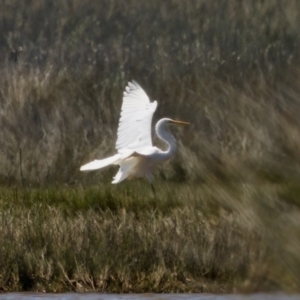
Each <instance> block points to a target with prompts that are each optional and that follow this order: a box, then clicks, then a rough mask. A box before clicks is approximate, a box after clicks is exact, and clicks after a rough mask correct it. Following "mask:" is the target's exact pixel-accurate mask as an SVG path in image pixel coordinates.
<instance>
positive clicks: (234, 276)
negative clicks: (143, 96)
mask: <svg viewBox="0 0 300 300" xmlns="http://www.w3.org/2000/svg"><path fill="white" fill-rule="evenodd" d="M157 189H158V194H159V197H158V198H157V199H154V198H152V197H151V196H149V193H148V192H147V191H145V186H144V184H143V183H141V182H136V183H131V184H128V185H126V186H124V185H123V186H121V187H120V188H119V187H118V188H114V187H109V186H107V185H99V186H95V187H90V188H84V189H83V188H80V187H77V188H74V187H73V188H60V189H55V188H48V189H18V188H14V189H2V190H1V195H0V201H1V202H0V206H1V234H0V244H1V261H0V264H1V268H0V270H1V274H0V287H1V289H2V291H8V290H38V291H49V292H50V291H52V292H53V291H56V292H58V291H70V290H73V291H91V290H94V291H104V292H150V291H151V292H234V291H239V292H241V291H244V292H245V291H246V292H255V291H277V290H281V291H287V292H292V291H299V290H297V289H298V287H299V278H300V276H299V275H300V274H299V270H300V262H299V253H300V251H299V242H298V239H299V228H300V226H299V225H300V224H299V220H300V210H299V203H298V206H295V205H294V204H288V203H287V202H286V201H284V200H283V199H284V197H288V196H290V194H288V193H287V190H286V189H285V187H284V186H278V185H277V184H260V185H259V184H258V185H257V184H255V185H253V184H241V185H238V186H237V185H235V186H234V187H229V186H228V185H223V184H222V183H217V182H215V183H210V184H203V185H201V186H198V185H197V186H195V185H188V184H172V183H166V182H163V183H161V184H159V185H157ZM150 195H151V194H150Z"/></svg>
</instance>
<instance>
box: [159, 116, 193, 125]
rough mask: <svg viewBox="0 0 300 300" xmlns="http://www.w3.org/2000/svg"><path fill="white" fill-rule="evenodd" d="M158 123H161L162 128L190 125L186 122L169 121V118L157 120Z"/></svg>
mask: <svg viewBox="0 0 300 300" xmlns="http://www.w3.org/2000/svg"><path fill="white" fill-rule="evenodd" d="M158 123H161V124H162V126H166V125H190V123H188V122H184V121H178V120H173V119H169V118H163V119H161V120H159V121H158Z"/></svg>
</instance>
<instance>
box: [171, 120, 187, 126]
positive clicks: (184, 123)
mask: <svg viewBox="0 0 300 300" xmlns="http://www.w3.org/2000/svg"><path fill="white" fill-rule="evenodd" d="M170 123H172V124H178V125H190V124H191V123H189V122H183V121H177V120H171V121H170Z"/></svg>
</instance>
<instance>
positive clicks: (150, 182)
mask: <svg viewBox="0 0 300 300" xmlns="http://www.w3.org/2000/svg"><path fill="white" fill-rule="evenodd" d="M150 185H151V188H152V191H153V194H154V198H156V193H155V189H154V186H153V184H152V182H150Z"/></svg>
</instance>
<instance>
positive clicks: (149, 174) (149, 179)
mask: <svg viewBox="0 0 300 300" xmlns="http://www.w3.org/2000/svg"><path fill="white" fill-rule="evenodd" d="M146 177H147V179H148V182H149V183H150V185H151V189H152V191H153V194H154V198H156V193H155V189H154V186H153V183H152V182H153V176H152V174H151V172H148V174H147V175H146Z"/></svg>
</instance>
